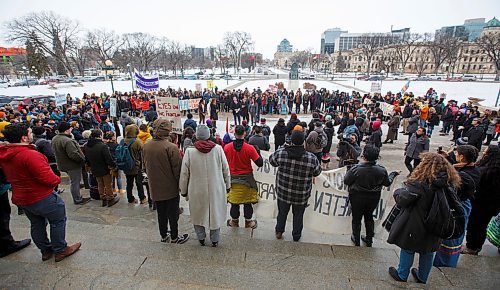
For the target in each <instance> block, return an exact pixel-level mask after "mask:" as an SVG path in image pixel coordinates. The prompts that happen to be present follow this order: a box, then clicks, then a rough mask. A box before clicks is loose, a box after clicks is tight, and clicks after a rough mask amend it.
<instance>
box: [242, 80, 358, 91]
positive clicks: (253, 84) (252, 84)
mask: <svg viewBox="0 0 500 290" xmlns="http://www.w3.org/2000/svg"><path fill="white" fill-rule="evenodd" d="M279 82H282V83H283V84H284V85H285V88H288V82H289V80H288V79H266V80H257V81H247V82H245V83H243V84H241V85H239V86H237V87H236V88H235V89H241V90H244V89H245V88H248V89H249V90H253V89H254V88H257V87H260V89H261V90H263V91H264V90H266V89H268V88H269V85H275V84H276V83H279ZM304 83H313V84H315V85H316V87H317V89H321V88H325V89H327V90H330V91H332V90H340V91H352V89H349V88H347V87H344V86H341V85H337V84H334V83H331V82H328V81H310V80H299V88H300V89H301V90H304V89H303V85H304ZM346 85H347V84H346Z"/></svg>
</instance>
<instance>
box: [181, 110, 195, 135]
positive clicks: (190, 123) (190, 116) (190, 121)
mask: <svg viewBox="0 0 500 290" xmlns="http://www.w3.org/2000/svg"><path fill="white" fill-rule="evenodd" d="M196 126H197V124H196V121H195V120H193V114H191V113H188V114H187V119H186V121H184V127H183V128H184V129H186V128H187V127H191V128H193V131H196Z"/></svg>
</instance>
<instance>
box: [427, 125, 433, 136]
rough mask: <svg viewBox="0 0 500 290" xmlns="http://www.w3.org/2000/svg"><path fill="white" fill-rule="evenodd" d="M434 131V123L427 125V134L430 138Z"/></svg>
mask: <svg viewBox="0 0 500 290" xmlns="http://www.w3.org/2000/svg"><path fill="white" fill-rule="evenodd" d="M432 131H434V125H429V126H428V127H427V136H428V137H429V138H431V136H432Z"/></svg>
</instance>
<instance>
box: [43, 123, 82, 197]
mask: <svg viewBox="0 0 500 290" xmlns="http://www.w3.org/2000/svg"><path fill="white" fill-rule="evenodd" d="M58 131H59V133H58V134H57V135H56V136H55V137H54V138H53V139H52V149H53V150H54V154H55V157H56V162H57V168H58V169H59V170H60V171H63V172H66V173H67V174H68V176H69V181H70V191H71V195H72V197H73V202H74V203H75V204H80V205H82V204H86V203H88V202H89V201H90V197H89V194H88V193H86V192H84V193H83V194H81V193H80V180H81V178H82V166H83V165H84V163H85V156H84V155H83V152H82V150H81V149H80V146H78V144H77V143H76V141H75V140H74V139H72V135H71V126H70V124H68V123H66V122H61V123H60V124H59V127H58Z"/></svg>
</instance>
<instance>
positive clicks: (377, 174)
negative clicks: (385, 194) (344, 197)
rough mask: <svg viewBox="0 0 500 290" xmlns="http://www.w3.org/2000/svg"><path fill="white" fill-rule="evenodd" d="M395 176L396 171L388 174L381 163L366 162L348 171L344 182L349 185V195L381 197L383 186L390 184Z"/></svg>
mask: <svg viewBox="0 0 500 290" xmlns="http://www.w3.org/2000/svg"><path fill="white" fill-rule="evenodd" d="M395 176H396V174H395V173H391V174H387V170H386V169H385V167H383V166H381V165H378V164H376V163H371V162H364V163H360V164H357V165H354V166H353V167H351V169H349V170H348V171H347V173H346V175H345V177H344V183H345V184H346V185H347V186H348V187H349V190H348V191H349V195H356V196H364V197H367V198H380V192H381V191H382V187H383V186H390V185H391V184H392V182H393V181H394V177H395Z"/></svg>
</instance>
